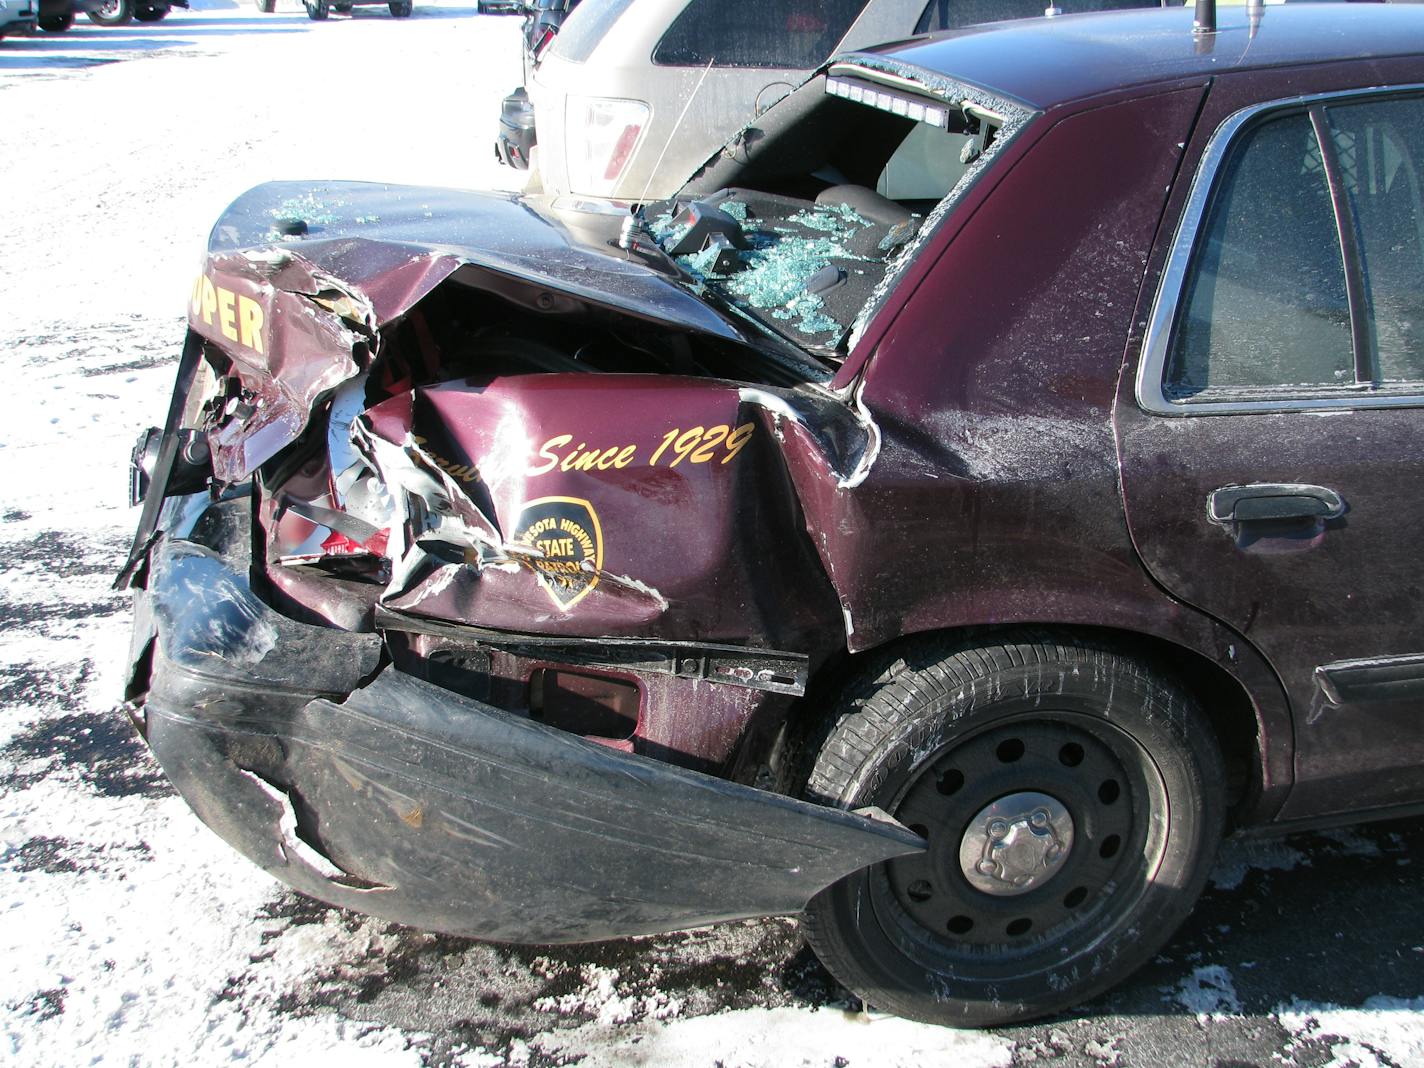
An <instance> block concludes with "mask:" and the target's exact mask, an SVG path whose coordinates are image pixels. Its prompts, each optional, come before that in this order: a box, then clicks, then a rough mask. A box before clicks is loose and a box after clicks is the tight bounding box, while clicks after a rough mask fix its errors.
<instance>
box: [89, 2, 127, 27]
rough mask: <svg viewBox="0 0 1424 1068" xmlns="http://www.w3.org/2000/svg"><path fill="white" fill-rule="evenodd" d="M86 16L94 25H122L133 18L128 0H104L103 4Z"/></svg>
mask: <svg viewBox="0 0 1424 1068" xmlns="http://www.w3.org/2000/svg"><path fill="white" fill-rule="evenodd" d="M88 16H89V21H90V22H92V23H94V24H95V25H96V26H124V25H127V24H128V23H129V22H130V21H131V20H132V19H133V4H132V3H130V0H104V6H103V7H101V8H99V10H98V11H90V12H88Z"/></svg>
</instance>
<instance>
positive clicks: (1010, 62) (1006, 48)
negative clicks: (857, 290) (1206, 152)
mask: <svg viewBox="0 0 1424 1068" xmlns="http://www.w3.org/2000/svg"><path fill="white" fill-rule="evenodd" d="M1192 14H1193V13H1192V10H1191V8H1188V7H1180V8H1165V9H1159V8H1152V9H1147V10H1129V11H1112V12H1104V13H1099V14H1084V15H1060V16H1057V17H1053V18H1037V19H1027V20H1019V21H1015V22H997V23H988V24H985V25H982V26H972V27H970V28H968V29H965V30H952V31H950V32H948V33H941V34H933V35H929V36H925V37H917V38H912V39H911V40H909V41H904V42H898V43H895V44H891V45H885V46H881V47H878V48H874V49H868V50H867V52H869V53H872V54H878V55H880V56H883V57H885V58H888V59H892V60H895V61H898V62H902V63H908V64H911V65H914V66H917V67H923V68H926V69H927V70H929V71H931V72H933V73H935V74H939V75H943V76H946V77H950V78H953V79H955V80H956V81H961V82H967V83H969V84H970V85H975V86H979V87H981V88H983V89H988V90H990V91H992V92H995V93H997V94H998V95H1001V96H1007V97H1011V98H1013V99H1015V100H1018V101H1020V102H1022V103H1025V104H1028V105H1029V106H1030V107H1033V108H1035V109H1039V110H1043V109H1047V108H1050V107H1054V106H1056V105H1058V104H1063V103H1067V102H1070V101H1074V100H1081V99H1084V98H1087V97H1092V96H1096V95H1098V94H1100V93H1105V92H1110V91H1112V90H1115V89H1122V88H1127V87H1131V86H1140V85H1150V84H1152V83H1159V82H1171V81H1177V80H1180V79H1183V78H1191V77H1193V76H1201V77H1207V76H1210V75H1213V74H1222V73H1225V72H1228V71H1237V70H1255V69H1262V68H1267V67H1278V66H1297V65H1301V64H1307V63H1322V62H1328V61H1331V60H1351V59H1365V58H1371V57H1374V58H1379V57H1384V56H1402V55H1418V54H1419V53H1420V52H1421V51H1424V5H1417V4H1378V3H1354V4H1348V3H1345V4H1336V3H1300V4H1290V5H1279V4H1272V5H1269V6H1267V7H1266V8H1265V9H1264V11H1262V12H1261V14H1260V20H1259V25H1258V26H1257V29H1256V32H1255V33H1254V34H1253V33H1252V32H1251V29H1250V14H1249V12H1248V10H1247V9H1246V8H1245V7H1241V6H1235V5H1233V6H1229V7H1228V6H1226V5H1222V6H1221V7H1219V9H1218V15H1217V26H1218V30H1217V32H1216V33H1215V34H1214V35H1208V37H1207V39H1205V40H1203V39H1199V38H1195V37H1193V35H1192Z"/></svg>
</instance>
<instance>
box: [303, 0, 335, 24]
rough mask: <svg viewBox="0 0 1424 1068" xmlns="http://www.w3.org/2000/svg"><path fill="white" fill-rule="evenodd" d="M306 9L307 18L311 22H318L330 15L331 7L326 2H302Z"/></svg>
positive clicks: (319, 0) (307, 0)
mask: <svg viewBox="0 0 1424 1068" xmlns="http://www.w3.org/2000/svg"><path fill="white" fill-rule="evenodd" d="M302 3H303V5H305V7H306V9H307V18H309V19H311V20H312V21H313V22H320V21H321V20H322V19H324V18H326V17H327V16H328V15H330V14H331V5H330V4H329V3H328V2H327V0H302Z"/></svg>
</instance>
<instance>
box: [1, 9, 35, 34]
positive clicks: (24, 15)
mask: <svg viewBox="0 0 1424 1068" xmlns="http://www.w3.org/2000/svg"><path fill="white" fill-rule="evenodd" d="M38 7H39V5H38V2H37V0H0V37H4V36H5V35H6V34H16V33H29V32H30V31H31V30H33V29H34V28H35V24H36V21H37V19H38V17H39V11H38Z"/></svg>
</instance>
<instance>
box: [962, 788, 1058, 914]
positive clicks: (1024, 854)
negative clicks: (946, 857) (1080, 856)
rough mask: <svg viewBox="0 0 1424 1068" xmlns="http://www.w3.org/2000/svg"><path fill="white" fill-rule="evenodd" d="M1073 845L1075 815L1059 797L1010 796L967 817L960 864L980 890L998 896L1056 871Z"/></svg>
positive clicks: (1023, 891) (1041, 880)
mask: <svg viewBox="0 0 1424 1068" xmlns="http://www.w3.org/2000/svg"><path fill="white" fill-rule="evenodd" d="M1072 848H1073V817H1072V816H1070V815H1069V814H1068V810H1067V809H1066V808H1064V807H1063V805H1062V803H1061V802H1059V801H1058V800H1057V799H1056V798H1052V797H1049V796H1048V795H1047V794H1041V793H1036V792H1034V791H1023V792H1021V793H1016V794H1009V795H1008V796H1007V797H1001V798H999V800H997V801H995V802H994V803H993V804H991V805H989V806H987V807H986V808H983V809H981V810H980V812H979V814H978V815H977V816H975V817H974V818H973V819H972V820H970V821H969V827H968V829H966V830H965V832H964V838H963V840H962V841H961V842H960V844H959V866H960V868H961V869H962V870H963V872H964V878H965V879H967V880H969V885H971V886H973V887H974V888H975V889H976V890H982V891H983V892H984V893H986V894H993V895H995V896H996V897H1010V896H1012V895H1015V894H1026V893H1028V892H1029V891H1030V890H1032V889H1034V888H1035V887H1037V886H1042V885H1043V884H1044V883H1045V882H1047V881H1048V880H1049V879H1051V878H1053V876H1054V875H1056V874H1057V873H1058V869H1060V868H1061V867H1063V862H1064V861H1066V860H1067V859H1068V854H1069V852H1070V851H1071V850H1072Z"/></svg>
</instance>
